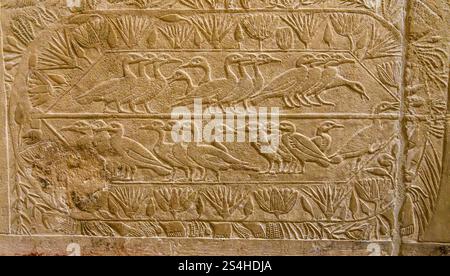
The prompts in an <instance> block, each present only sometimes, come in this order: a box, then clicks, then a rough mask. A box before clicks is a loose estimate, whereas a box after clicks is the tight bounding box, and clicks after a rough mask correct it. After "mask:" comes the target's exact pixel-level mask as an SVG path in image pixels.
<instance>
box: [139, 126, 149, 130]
mask: <svg viewBox="0 0 450 276" xmlns="http://www.w3.org/2000/svg"><path fill="white" fill-rule="evenodd" d="M138 129H140V130H149V129H150V126H140V127H139V128H138Z"/></svg>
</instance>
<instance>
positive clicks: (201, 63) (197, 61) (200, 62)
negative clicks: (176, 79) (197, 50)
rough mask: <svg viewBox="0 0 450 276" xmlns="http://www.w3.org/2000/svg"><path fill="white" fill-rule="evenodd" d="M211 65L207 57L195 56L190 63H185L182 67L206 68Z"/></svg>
mask: <svg viewBox="0 0 450 276" xmlns="http://www.w3.org/2000/svg"><path fill="white" fill-rule="evenodd" d="M207 66H209V62H208V60H207V59H206V58H205V57H202V56H197V57H193V58H192V59H191V60H190V61H189V62H188V63H184V64H182V65H181V66H180V68H204V67H207Z"/></svg>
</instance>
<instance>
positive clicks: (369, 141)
mask: <svg viewBox="0 0 450 276" xmlns="http://www.w3.org/2000/svg"><path fill="white" fill-rule="evenodd" d="M399 107H400V104H399V103H398V102H392V103H391V102H381V103H379V104H377V105H376V106H375V107H374V109H373V112H372V113H373V114H374V115H379V114H382V113H385V112H386V111H398V110H399ZM387 139H389V136H387V134H386V131H385V125H384V124H383V121H382V120H381V119H379V118H375V119H373V120H372V123H371V124H370V125H369V126H367V127H365V128H363V129H361V130H359V131H358V132H356V134H355V135H353V137H352V138H350V140H349V141H348V142H347V143H346V144H345V145H344V146H343V147H342V148H341V149H340V150H339V151H338V152H337V153H336V154H335V156H336V157H340V158H342V159H352V158H360V157H362V156H364V155H366V154H373V153H375V152H377V151H378V150H379V149H380V147H382V145H383V142H384V141H386V140H387Z"/></svg>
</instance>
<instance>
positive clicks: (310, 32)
mask: <svg viewBox="0 0 450 276" xmlns="http://www.w3.org/2000/svg"><path fill="white" fill-rule="evenodd" d="M281 19H283V20H284V21H285V22H286V23H287V24H288V25H289V26H290V27H291V28H292V29H293V30H294V31H295V33H296V34H297V37H298V39H299V40H300V41H301V42H302V43H303V44H304V45H305V47H306V48H308V47H309V46H310V43H311V41H312V39H313V37H314V33H315V31H316V29H317V27H318V26H319V23H320V21H319V20H318V18H317V16H316V15H315V14H313V13H307V14H290V15H287V16H283V17H281Z"/></svg>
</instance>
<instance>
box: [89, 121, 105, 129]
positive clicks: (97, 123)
mask: <svg viewBox="0 0 450 276" xmlns="http://www.w3.org/2000/svg"><path fill="white" fill-rule="evenodd" d="M91 125H92V130H93V131H94V132H101V131H105V130H106V129H107V128H108V124H107V123H106V122H105V121H103V120H97V121H94V122H92V123H91Z"/></svg>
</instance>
